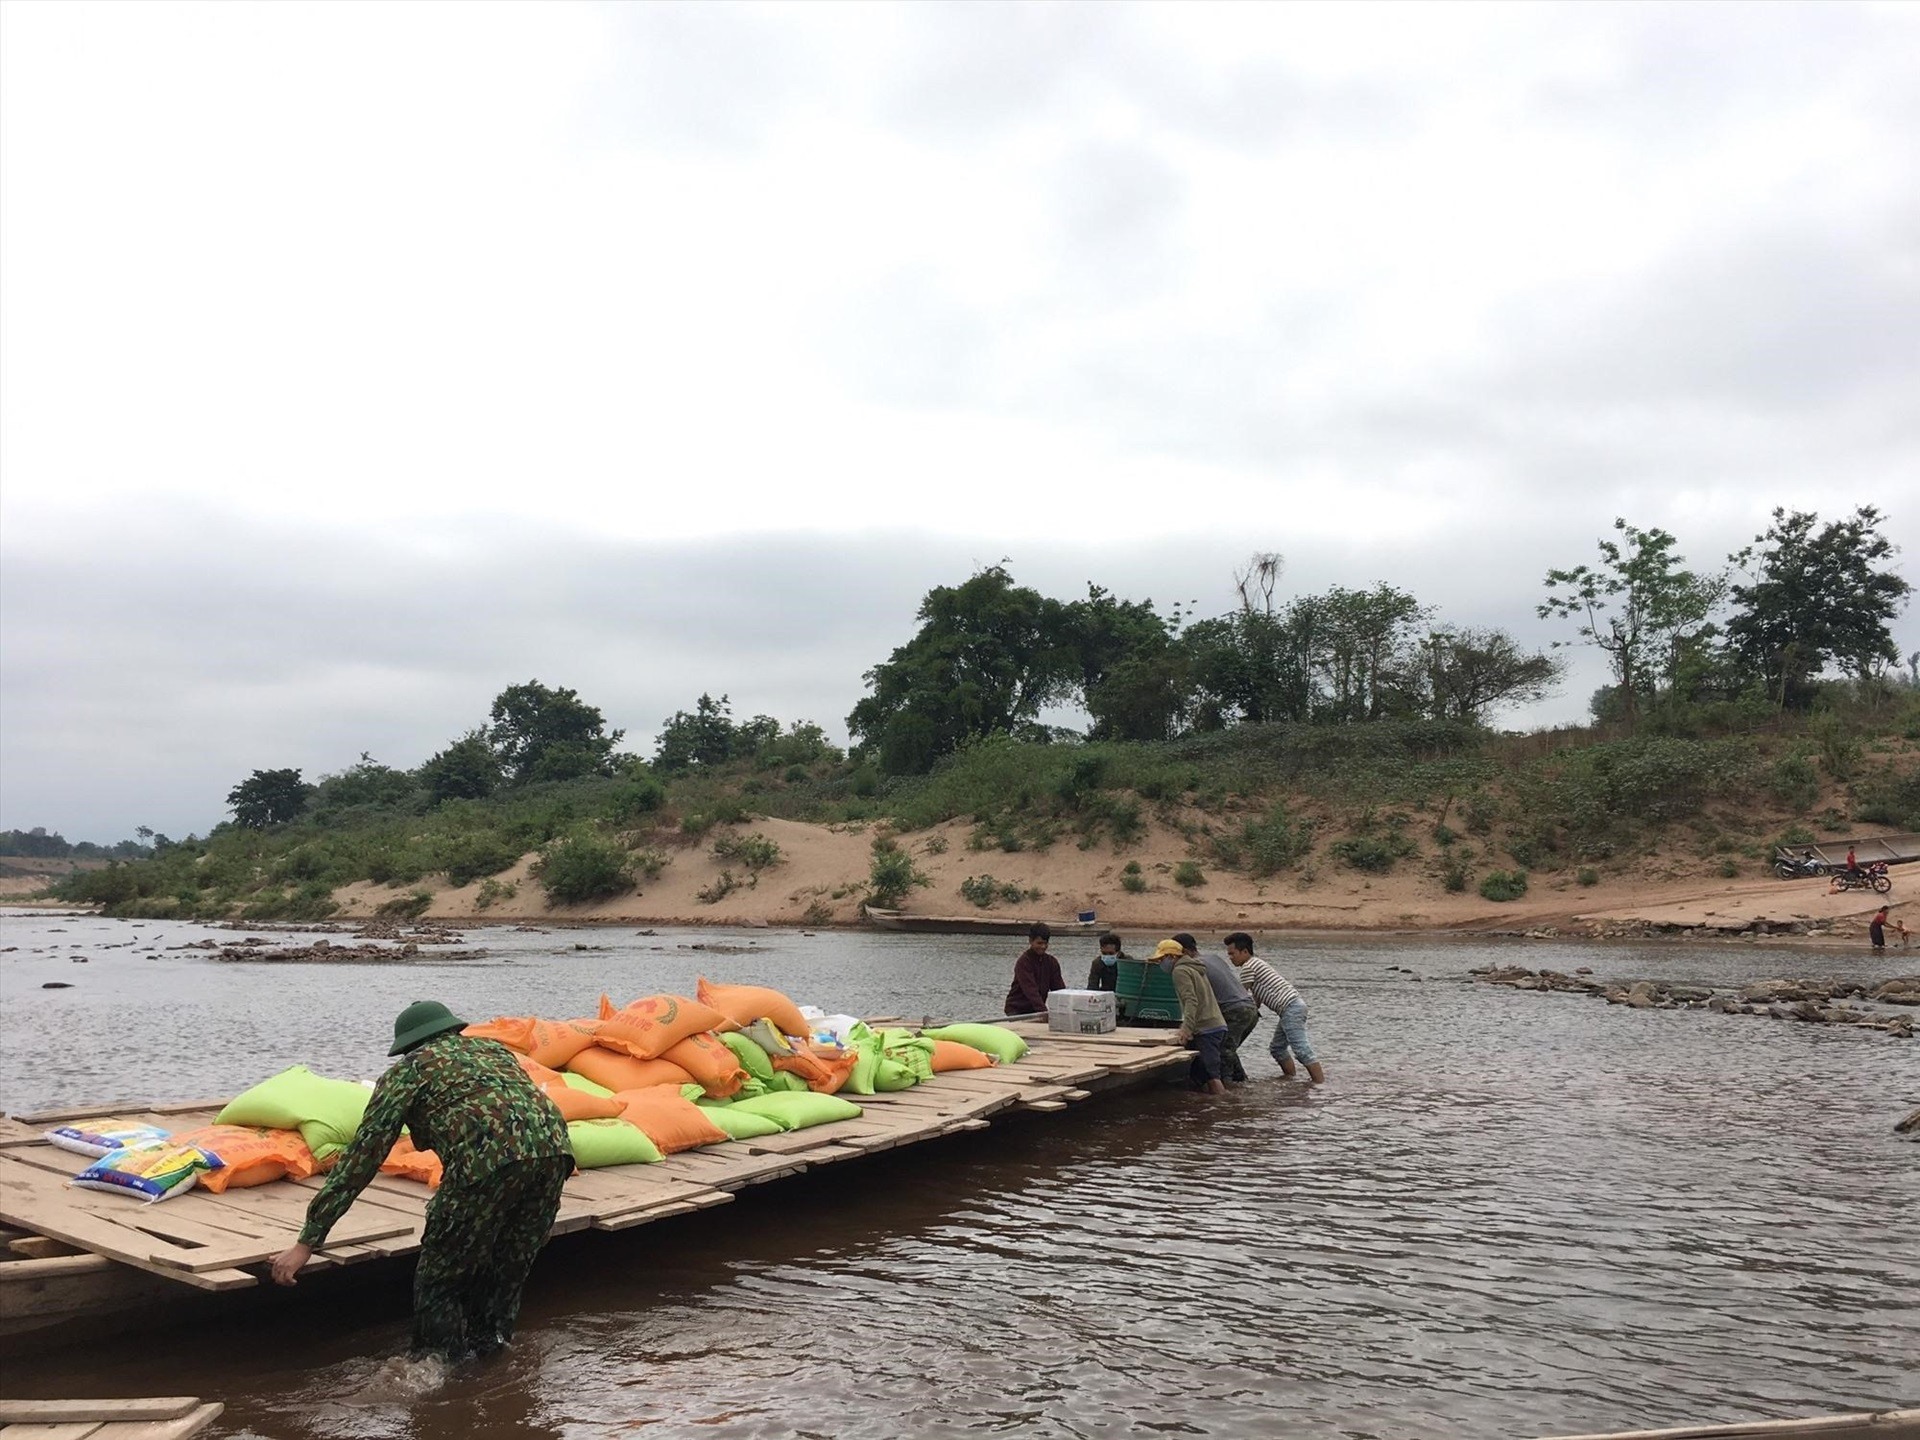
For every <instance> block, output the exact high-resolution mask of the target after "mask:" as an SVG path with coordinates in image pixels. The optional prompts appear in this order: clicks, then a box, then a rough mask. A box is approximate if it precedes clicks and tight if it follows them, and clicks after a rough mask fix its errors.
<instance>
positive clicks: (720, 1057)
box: [660, 1034, 747, 1100]
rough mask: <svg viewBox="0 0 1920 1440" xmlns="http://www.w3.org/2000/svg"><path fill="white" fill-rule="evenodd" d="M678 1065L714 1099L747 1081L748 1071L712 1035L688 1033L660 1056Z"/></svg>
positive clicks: (736, 1090) (723, 1097)
mask: <svg viewBox="0 0 1920 1440" xmlns="http://www.w3.org/2000/svg"><path fill="white" fill-rule="evenodd" d="M660 1058H661V1059H662V1060H665V1061H667V1062H668V1063H669V1064H673V1065H678V1066H679V1067H680V1068H681V1069H682V1070H684V1071H686V1072H687V1074H689V1075H691V1076H692V1077H693V1083H694V1084H696V1085H698V1086H699V1087H700V1088H701V1089H702V1090H704V1091H706V1092H707V1094H709V1095H711V1096H713V1098H714V1099H716V1100H726V1099H728V1098H730V1097H732V1096H734V1095H738V1094H739V1093H740V1087H741V1086H742V1085H744V1084H746V1083H747V1071H746V1069H745V1067H744V1066H742V1065H741V1064H740V1057H739V1056H737V1055H735V1054H734V1053H733V1051H732V1050H731V1049H729V1048H728V1047H727V1046H726V1045H725V1044H724V1043H723V1042H721V1041H720V1040H718V1039H716V1038H715V1037H714V1036H712V1035H704V1034H702V1035H689V1036H688V1037H687V1038H686V1039H684V1040H682V1041H681V1042H680V1043H679V1044H678V1045H675V1046H674V1047H673V1048H672V1049H671V1050H669V1051H667V1053H666V1054H664V1055H662V1056H661V1057H660Z"/></svg>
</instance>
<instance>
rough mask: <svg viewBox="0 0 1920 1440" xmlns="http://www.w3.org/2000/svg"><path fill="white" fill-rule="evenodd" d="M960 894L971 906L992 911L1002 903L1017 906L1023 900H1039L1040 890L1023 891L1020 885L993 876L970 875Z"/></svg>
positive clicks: (964, 881)
mask: <svg viewBox="0 0 1920 1440" xmlns="http://www.w3.org/2000/svg"><path fill="white" fill-rule="evenodd" d="M960 893H961V895H963V896H965V897H966V900H967V902H968V903H969V904H972V905H977V906H979V907H980V908H981V909H982V910H991V909H992V908H993V907H994V905H996V904H997V903H999V902H1000V901H1003V900H1004V901H1005V902H1006V903H1007V904H1009V905H1017V904H1019V903H1020V902H1021V901H1022V900H1038V899H1039V898H1040V892H1039V891H1038V890H1022V889H1021V888H1020V887H1019V886H1018V885H1014V884H1011V883H1009V882H1005V881H1000V880H996V879H994V878H993V876H991V875H969V876H968V877H967V878H966V879H964V880H962V881H961V882H960Z"/></svg>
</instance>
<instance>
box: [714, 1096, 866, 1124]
mask: <svg viewBox="0 0 1920 1440" xmlns="http://www.w3.org/2000/svg"><path fill="white" fill-rule="evenodd" d="M731 1108H732V1109H733V1110H734V1111H736V1112H738V1111H747V1112H749V1113H751V1114H755V1115H765V1116H767V1117H769V1118H770V1119H773V1120H777V1121H778V1122H779V1123H780V1128H781V1129H782V1130H805V1129H808V1128H809V1127H811V1126H814V1125H827V1124H831V1123H832V1122H833V1121H835V1120H857V1119H858V1118H859V1117H860V1114H861V1110H860V1107H859V1106H858V1105H856V1104H854V1103H853V1102H852V1101H851V1100H842V1099H841V1098H840V1097H839V1096H838V1095H820V1094H816V1093H815V1092H813V1091H811V1090H805V1091H800V1092H798V1093H794V1092H788V1093H787V1094H784V1095H762V1096H760V1097H759V1098H758V1099H755V1100H736V1101H734V1102H733V1105H732V1107H731Z"/></svg>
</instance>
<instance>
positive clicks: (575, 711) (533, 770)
mask: <svg viewBox="0 0 1920 1440" xmlns="http://www.w3.org/2000/svg"><path fill="white" fill-rule="evenodd" d="M491 718H492V721H493V723H492V725H491V726H490V727H489V728H488V731H487V737H488V739H489V740H490V741H491V742H492V745H493V751H494V754H495V755H496V756H498V757H499V760H500V765H501V768H502V769H504V770H505V771H506V773H507V774H508V776H509V777H511V779H512V780H513V781H514V783H515V784H525V783H527V782H528V781H530V780H577V779H579V778H580V777H581V776H583V775H610V774H612V773H613V768H614V765H613V747H614V746H615V745H617V744H619V743H620V738H621V737H622V736H623V735H625V734H626V733H627V732H626V731H624V730H615V731H612V732H611V733H609V732H608V730H607V722H606V719H605V717H604V716H602V715H601V713H600V711H599V709H598V708H597V707H595V706H592V705H589V704H587V703H586V702H585V701H584V700H582V699H581V698H580V696H579V694H578V693H577V692H575V691H572V690H555V689H549V688H548V687H547V686H545V685H542V684H541V683H540V682H539V681H538V680H529V681H528V682H527V683H526V684H524V685H513V686H510V687H508V688H507V689H505V690H502V691H501V692H500V693H499V695H497V696H495V697H494V701H493V709H492V712H491Z"/></svg>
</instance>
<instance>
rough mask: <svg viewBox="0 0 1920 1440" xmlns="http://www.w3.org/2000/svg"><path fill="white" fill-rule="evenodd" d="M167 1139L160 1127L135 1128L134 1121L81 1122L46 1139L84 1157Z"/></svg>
mask: <svg viewBox="0 0 1920 1440" xmlns="http://www.w3.org/2000/svg"><path fill="white" fill-rule="evenodd" d="M166 1138H167V1132H166V1131H165V1130H162V1129H160V1128H159V1127H158V1126H154V1125H136V1124H134V1122H133V1121H131V1120H79V1121H75V1122H74V1123H73V1124H71V1125H61V1126H58V1127H56V1128H55V1129H52V1130H49V1131H47V1133H46V1136H45V1139H46V1142H47V1143H48V1144H49V1145H58V1146H59V1147H60V1148H61V1149H62V1150H73V1151H76V1152H77V1153H79V1154H81V1155H111V1154H112V1153H113V1152H114V1151H116V1150H124V1149H126V1148H127V1147H128V1146H130V1145H155V1144H158V1143H159V1142H160V1141H163V1140H165V1139H166Z"/></svg>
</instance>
